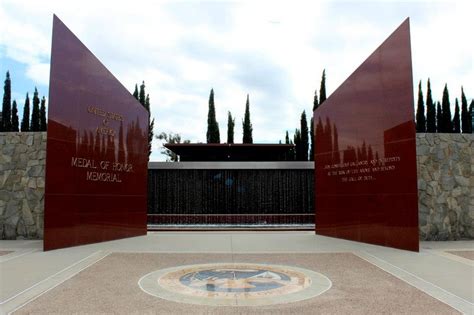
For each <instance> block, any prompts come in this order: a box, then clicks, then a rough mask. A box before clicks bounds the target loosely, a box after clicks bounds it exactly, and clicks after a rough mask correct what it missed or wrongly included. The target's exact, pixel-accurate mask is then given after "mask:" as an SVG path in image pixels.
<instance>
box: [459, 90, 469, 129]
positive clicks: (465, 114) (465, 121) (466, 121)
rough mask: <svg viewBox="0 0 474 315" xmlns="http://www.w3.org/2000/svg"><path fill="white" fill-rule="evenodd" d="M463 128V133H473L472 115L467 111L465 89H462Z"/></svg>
mask: <svg viewBox="0 0 474 315" xmlns="http://www.w3.org/2000/svg"><path fill="white" fill-rule="evenodd" d="M461 127H462V133H471V132H470V127H471V115H470V114H469V112H468V110H467V99H466V95H464V89H463V87H461Z"/></svg>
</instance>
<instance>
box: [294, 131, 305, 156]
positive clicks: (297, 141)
mask: <svg viewBox="0 0 474 315" xmlns="http://www.w3.org/2000/svg"><path fill="white" fill-rule="evenodd" d="M293 140H294V142H295V151H296V161H304V160H303V154H302V153H303V150H302V147H301V131H300V130H299V129H295V134H294V136H293Z"/></svg>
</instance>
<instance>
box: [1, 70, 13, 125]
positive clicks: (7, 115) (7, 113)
mask: <svg viewBox="0 0 474 315" xmlns="http://www.w3.org/2000/svg"><path fill="white" fill-rule="evenodd" d="M11 88H12V86H11V80H10V72H9V71H7V75H6V78H5V84H4V86H3V103H2V121H1V126H0V131H11V129H12V113H11V101H12V100H11V98H12V97H11V93H12V91H11Z"/></svg>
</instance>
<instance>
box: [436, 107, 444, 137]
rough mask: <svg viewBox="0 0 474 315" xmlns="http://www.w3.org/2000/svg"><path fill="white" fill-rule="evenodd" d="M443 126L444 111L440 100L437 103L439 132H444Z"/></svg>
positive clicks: (437, 129) (437, 127) (437, 126)
mask: <svg viewBox="0 0 474 315" xmlns="http://www.w3.org/2000/svg"><path fill="white" fill-rule="evenodd" d="M443 128H444V127H443V111H442V110H441V104H440V103H439V102H438V103H437V105H436V131H437V132H438V133H440V132H444V131H443V130H444V129H443Z"/></svg>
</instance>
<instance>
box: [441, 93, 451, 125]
mask: <svg viewBox="0 0 474 315" xmlns="http://www.w3.org/2000/svg"><path fill="white" fill-rule="evenodd" d="M441 107H442V109H443V119H442V121H443V124H442V132H445V133H450V132H453V126H452V124H451V105H450V104H449V92H448V85H447V84H446V85H445V86H444V90H443V100H442V103H441Z"/></svg>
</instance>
